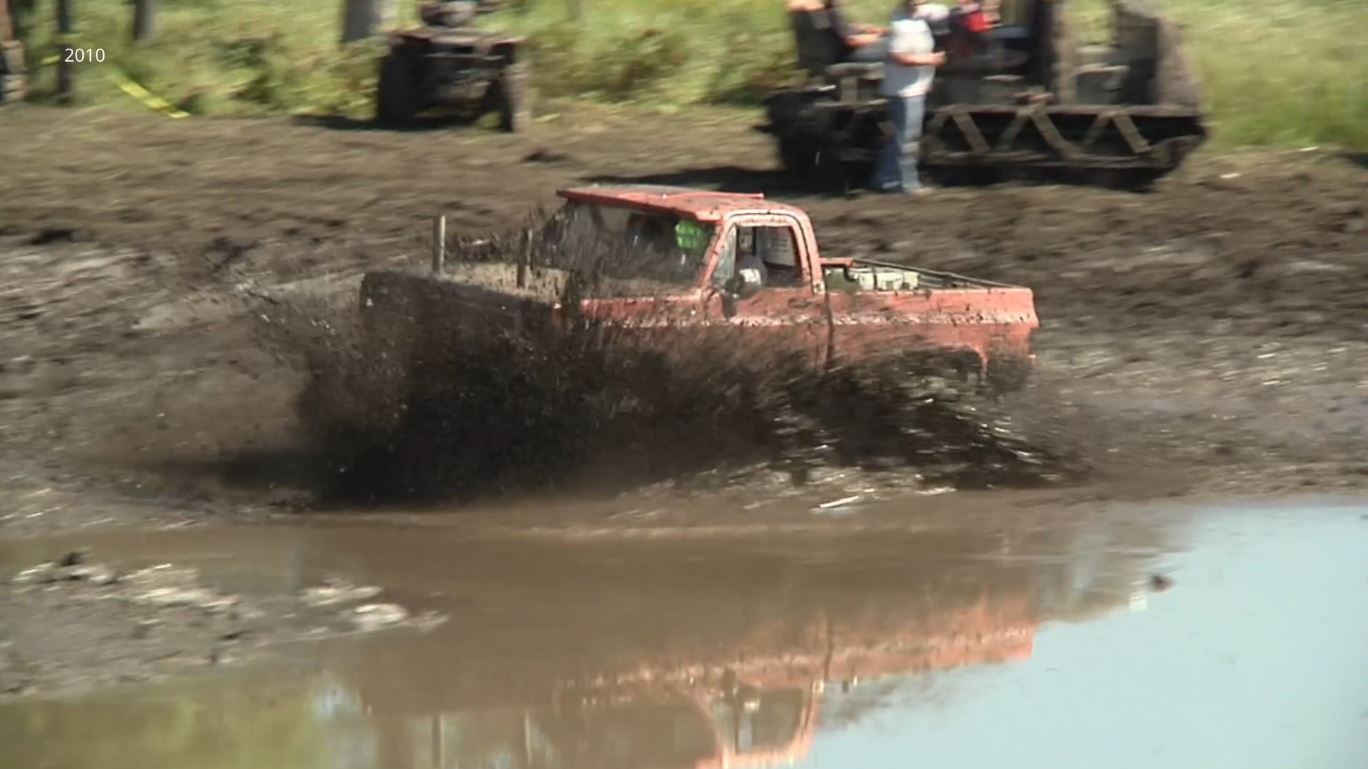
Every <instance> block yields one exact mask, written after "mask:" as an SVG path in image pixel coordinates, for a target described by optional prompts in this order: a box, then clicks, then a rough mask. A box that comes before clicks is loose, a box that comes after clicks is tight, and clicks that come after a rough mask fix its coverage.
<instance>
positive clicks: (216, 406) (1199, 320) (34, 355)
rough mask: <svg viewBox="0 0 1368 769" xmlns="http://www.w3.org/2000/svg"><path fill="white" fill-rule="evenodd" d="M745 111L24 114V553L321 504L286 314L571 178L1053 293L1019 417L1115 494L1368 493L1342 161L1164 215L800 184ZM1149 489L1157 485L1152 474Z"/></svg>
mask: <svg viewBox="0 0 1368 769" xmlns="http://www.w3.org/2000/svg"><path fill="white" fill-rule="evenodd" d="M747 120H748V116H745V115H737V114H736V113H731V114H725V113H724V114H717V115H714V114H699V115H692V116H681V115H675V116H657V117H651V116H640V115H635V116H632V115H626V114H614V113H604V112H598V111H577V112H574V113H573V114H567V115H564V116H561V117H559V118H556V119H553V120H550V121H547V122H544V123H541V124H538V125H537V126H535V128H534V130H533V132H532V133H531V134H530V135H529V136H528V137H507V136H500V135H494V134H490V133H485V132H482V131H478V130H460V129H452V130H446V131H417V132H408V133H388V132H380V131H370V130H365V129H364V127H360V126H350V125H307V124H301V123H297V122H291V121H287V120H255V121H240V120H194V121H167V120H162V119H159V118H156V117H152V116H145V115H137V114H119V113H111V112H104V111H98V110H91V111H79V112H73V111H52V110H44V109H36V108H21V109H10V110H6V111H4V112H3V113H0V131H3V133H4V135H5V137H6V142H5V144H4V146H3V147H0V167H3V168H4V169H5V175H6V181H7V182H9V183H8V184H7V185H6V187H5V189H4V190H3V191H0V238H3V239H4V246H3V248H4V254H5V258H4V260H3V261H0V275H3V279H4V281H3V289H0V348H3V350H4V354H3V356H2V357H3V358H4V360H3V361H0V365H3V369H0V394H2V396H0V425H3V427H4V430H3V435H4V437H3V439H0V440H3V445H0V457H3V459H4V461H5V464H6V468H7V469H8V471H9V472H8V475H9V476H10V480H11V485H12V488H14V489H15V490H16V491H17V492H19V493H16V494H15V495H13V496H12V497H11V499H10V501H8V502H7V503H6V505H5V509H3V510H0V525H3V527H4V530H5V531H7V532H9V533H11V534H19V533H22V532H32V531H36V530H41V529H45V528H57V529H63V528H69V527H71V526H75V525H82V524H87V523H91V522H96V523H100V522H106V519H109V518H113V519H115V520H123V521H141V522H147V521H160V520H168V519H184V518H190V519H200V518H203V517H205V516H224V517H231V518H236V519H240V518H241V517H244V516H248V515H254V514H262V513H268V512H270V511H272V510H278V509H281V508H294V507H298V506H299V505H300V504H307V499H303V498H301V497H300V492H299V487H300V484H299V483H298V481H299V478H298V474H297V473H292V471H291V462H292V461H293V460H292V459H291V458H292V456H294V455H293V454H292V453H291V452H292V451H293V450H294V449H296V448H297V445H296V444H297V442H298V432H299V426H298V424H297V422H296V418H295V411H294V397H295V396H296V394H297V393H298V392H299V391H300V387H301V386H302V384H303V379H302V377H301V373H300V372H299V371H298V370H297V369H296V368H295V367H293V366H291V365H287V364H286V362H282V361H281V360H279V359H278V357H277V354H276V351H273V350H270V349H265V348H263V347H262V346H261V345H260V344H259V338H258V336H257V334H256V329H257V328H258V326H259V323H258V321H259V320H260V318H259V317H258V318H255V319H254V318H253V317H252V316H253V315H257V316H259V315H262V314H265V315H270V313H271V310H270V306H271V302H270V300H269V299H266V300H262V298H261V297H262V296H263V295H266V294H268V293H269V292H270V290H271V289H272V288H273V287H276V286H279V285H280V284H282V283H289V282H291V281H300V280H319V281H326V280H327V279H334V278H335V279H342V278H346V277H347V276H354V275H355V274H356V273H357V272H358V271H359V270H361V269H363V268H364V267H366V266H369V265H374V264H378V263H395V262H403V261H405V260H406V259H411V258H421V255H422V249H423V246H422V238H423V236H424V233H425V232H426V226H427V219H428V217H429V216H431V215H432V214H433V213H436V212H439V211H440V212H442V213H445V214H447V215H448V217H450V221H451V225H450V226H452V227H453V228H454V229H455V230H457V231H459V232H467V233H474V232H481V231H486V230H490V229H497V228H500V227H503V226H506V225H509V224H511V223H513V222H515V221H517V220H518V219H520V218H521V217H522V216H523V215H525V214H526V212H527V211H528V209H529V208H531V207H533V206H537V205H545V204H548V203H551V202H552V195H551V192H552V189H553V188H554V186H555V185H558V184H563V183H569V182H583V181H590V180H623V181H628V180H630V181H650V182H670V183H684V184H695V185H706V186H719V187H723V188H727V189H761V190H765V191H767V192H770V193H772V194H774V195H776V196H783V197H785V198H786V199H794V200H797V201H798V202H800V203H801V204H804V205H806V206H809V207H810V210H811V211H812V212H813V214H814V217H815V219H816V222H817V225H818V227H819V232H820V233H821V236H822V239H823V247H824V249H825V250H827V251H830V252H832V253H849V254H857V255H858V254H877V255H879V256H880V257H882V258H885V259H897V260H904V261H909V262H914V263H917V264H920V265H925V266H928V267H934V268H941V269H950V270H956V271H961V272H966V273H970V274H974V275H978V276H982V277H987V278H994V279H998V280H1005V281H1010V282H1014V283H1020V284H1025V285H1029V286H1031V287H1032V288H1034V289H1035V290H1036V293H1037V300H1038V309H1039V311H1040V314H1041V317H1042V321H1043V324H1044V327H1043V329H1042V331H1041V332H1040V333H1039V335H1038V343H1037V348H1038V351H1039V355H1040V369H1039V372H1038V376H1037V378H1036V381H1035V383H1034V384H1033V385H1032V386H1031V388H1029V389H1028V390H1027V391H1026V392H1024V393H1022V394H1020V395H1019V396H1016V397H1015V398H1014V399H1012V401H1010V402H1009V403H1007V404H1004V406H1003V407H1004V408H1006V409H1008V410H1009V411H1010V413H1011V414H1012V416H1013V419H1014V421H1015V422H1016V423H1018V424H1019V425H1020V426H1021V427H1022V429H1023V430H1028V431H1030V432H1032V434H1034V435H1036V436H1041V437H1042V438H1047V439H1051V440H1053V441H1055V442H1057V443H1059V444H1061V445H1069V446H1076V447H1081V448H1082V449H1084V450H1086V451H1087V452H1088V454H1089V456H1090V457H1091V458H1092V459H1093V460H1094V462H1095V464H1097V465H1098V466H1099V467H1100V468H1101V469H1102V471H1103V477H1104V479H1106V480H1107V481H1108V482H1109V483H1110V488H1111V490H1112V491H1111V492H1110V493H1114V494H1123V495H1133V494H1156V493H1181V492H1191V491H1204V490H1215V491H1221V490H1230V489H1237V490H1240V491H1243V492H1246V493H1259V492H1265V491H1278V490H1288V489H1300V488H1305V487H1313V488H1343V487H1361V486H1363V485H1364V484H1368V465H1365V463H1364V461H1363V459H1362V457H1364V456H1368V453H1366V452H1365V449H1368V435H1365V430H1364V427H1365V425H1368V356H1365V355H1364V352H1365V351H1368V344H1365V342H1364V340H1365V339H1368V297H1365V295H1364V294H1363V292H1362V290H1361V286H1362V285H1363V281H1364V279H1365V278H1366V277H1368V275H1366V274H1365V271H1368V268H1366V267H1365V266H1364V265H1365V264H1368V262H1366V261H1365V257H1366V256H1368V226H1365V222H1366V221H1368V219H1366V217H1368V209H1365V198H1366V196H1365V192H1368V172H1365V171H1364V169H1363V168H1362V167H1361V166H1357V165H1355V164H1353V163H1351V162H1349V161H1347V160H1343V159H1340V158H1337V157H1335V156H1333V155H1330V154H1326V153H1320V152H1307V153H1278V154H1271V153H1265V154H1258V155H1241V156H1230V157H1199V158H1197V159H1195V160H1194V161H1193V162H1192V163H1191V165H1190V166H1189V167H1187V168H1186V169H1184V171H1183V172H1181V173H1180V174H1178V175H1177V176H1175V177H1173V178H1170V179H1167V180H1165V181H1164V182H1163V183H1162V184H1161V185H1160V186H1159V188H1158V190H1157V191H1156V192H1155V193H1152V194H1148V195H1134V194H1128V193H1119V192H1107V191H1101V190H1096V189H1089V188H1061V187H1029V188H1028V187H1001V188H989V189H963V190H946V191H942V192H941V194H939V195H937V196H936V197H934V198H932V199H929V200H925V201H921V200H919V201H915V202H913V201H905V200H895V199H889V198H884V197H872V196H860V197H855V198H811V197H803V196H800V195H796V194H795V193H794V192H793V191H792V190H788V189H786V188H785V186H784V184H783V182H782V179H781V178H780V177H779V176H778V175H777V174H775V173H774V171H773V170H772V166H773V163H772V161H771V157H772V152H771V149H770V147H769V146H768V145H767V143H766V141H765V138H764V137H763V136H760V135H757V134H754V133H753V132H751V131H749V130H748V127H747V122H746V121H747ZM1141 471H1143V472H1141Z"/></svg>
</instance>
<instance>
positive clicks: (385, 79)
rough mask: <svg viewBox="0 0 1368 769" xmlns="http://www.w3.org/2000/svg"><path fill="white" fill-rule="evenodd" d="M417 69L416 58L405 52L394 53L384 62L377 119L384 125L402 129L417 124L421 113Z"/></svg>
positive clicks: (376, 106)
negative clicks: (415, 119)
mask: <svg viewBox="0 0 1368 769" xmlns="http://www.w3.org/2000/svg"><path fill="white" fill-rule="evenodd" d="M417 69H418V68H417V67H416V66H415V62H414V59H413V57H412V56H411V55H410V54H408V53H406V52H404V51H390V52H389V54H388V55H386V56H385V58H384V59H382V60H381V61H380V82H379V83H378V85H377V86H376V95H375V118H376V120H377V121H378V122H379V123H380V124H381V125H385V126H390V127H394V128H402V127H405V126H409V125H412V124H413V119H414V117H415V116H416V115H417V113H418V72H417Z"/></svg>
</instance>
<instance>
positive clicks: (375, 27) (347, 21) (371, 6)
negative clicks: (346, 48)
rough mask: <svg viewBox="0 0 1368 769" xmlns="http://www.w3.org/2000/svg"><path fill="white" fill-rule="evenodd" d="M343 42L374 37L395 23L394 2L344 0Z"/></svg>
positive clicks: (388, 0)
mask: <svg viewBox="0 0 1368 769" xmlns="http://www.w3.org/2000/svg"><path fill="white" fill-rule="evenodd" d="M342 2H343V10H342V42H343V43H350V42H354V41H356V40H365V39H366V38H368V37H374V36H375V35H377V34H378V33H379V32H380V30H381V29H383V28H385V27H388V26H390V25H392V24H393V23H394V18H395V10H396V8H395V2H394V0H342Z"/></svg>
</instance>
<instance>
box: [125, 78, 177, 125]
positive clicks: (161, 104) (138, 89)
mask: <svg viewBox="0 0 1368 769" xmlns="http://www.w3.org/2000/svg"><path fill="white" fill-rule="evenodd" d="M113 72H114V75H113V77H114V84H115V85H117V86H119V89H120V90H121V91H123V92H124V93H126V94H128V95H129V96H132V97H133V98H135V99H137V100H138V101H140V102H142V103H143V104H145V105H147V108H148V109H154V110H156V111H158V112H160V113H162V114H164V115H166V116H167V117H169V118H183V117H190V113H189V112H182V111H181V110H178V109H176V108H175V107H174V106H172V105H171V104H169V103H168V102H167V101H166V100H165V99H163V98H161V97H160V96H158V95H156V94H154V93H152V92H151V91H149V90H147V89H146V88H143V87H142V86H140V85H138V84H137V83H135V82H133V81H132V80H131V79H129V77H128V76H127V75H125V74H124V73H122V72H120V71H119V70H117V69H115V70H113Z"/></svg>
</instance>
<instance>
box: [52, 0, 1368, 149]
mask: <svg viewBox="0 0 1368 769" xmlns="http://www.w3.org/2000/svg"><path fill="white" fill-rule="evenodd" d="M582 3H583V6H584V12H585V20H584V21H583V22H581V23H580V24H574V23H572V22H570V21H569V19H568V17H567V10H566V9H567V2H566V0H526V2H523V3H521V4H517V0H514V4H515V5H514V7H512V8H509V9H507V10H505V11H503V12H501V13H499V14H496V15H494V16H492V17H489V18H487V19H486V20H485V22H484V23H486V24H487V25H489V26H499V27H504V28H508V29H511V30H514V31H517V32H521V33H525V34H527V35H528V36H529V38H530V39H531V40H532V41H533V45H534V48H535V55H536V70H537V87H538V90H539V93H540V94H541V95H542V96H545V97H553V98H555V97H576V98H585V99H593V100H596V101H604V102H649V103H666V104H671V105H676V106H682V105H696V104H741V105H748V104H754V103H755V100H756V98H757V97H758V96H759V95H760V94H761V93H763V92H764V91H765V90H766V89H767V88H770V87H772V86H774V85H776V84H779V83H782V82H784V81H785V79H786V78H789V77H791V65H790V63H791V61H792V53H791V40H790V36H789V33H788V29H787V22H786V20H785V18H784V14H783V10H782V4H781V3H780V0H730V2H717V1H716V0H582ZM890 4H891V3H890V2H889V0H854V2H853V3H852V5H853V7H854V9H855V11H856V13H857V14H858V15H859V16H860V17H861V18H863V19H868V20H871V21H878V20H882V19H883V18H885V17H886V16H887V13H888V10H889V6H890ZM39 5H40V9H41V10H42V11H43V12H44V13H50V10H49V8H50V3H39ZM160 6H161V7H160V11H159V15H158V36H157V39H156V41H155V42H154V43H152V44H150V45H147V46H144V47H136V48H135V47H134V46H133V45H132V44H131V43H130V42H129V41H128V38H129V31H128V30H129V25H130V17H131V12H130V10H129V6H128V5H127V4H126V3H125V2H124V0H81V1H80V2H78V3H77V4H76V9H77V11H76V12H77V22H78V26H77V29H78V35H77V38H78V44H79V45H83V46H87V47H102V48H104V49H105V51H106V53H107V55H108V60H107V62H106V63H105V64H103V65H98V64H97V65H91V64H86V65H82V66H81V67H80V69H78V73H77V74H78V77H79V78H80V80H79V82H78V86H79V88H80V89H81V92H82V96H83V98H85V99H87V100H93V101H113V100H118V101H123V102H131V101H132V100H131V99H130V98H129V97H128V96H126V95H124V94H123V93H122V92H120V91H118V90H117V89H116V88H115V87H114V85H113V81H112V79H111V78H110V77H108V75H109V74H111V73H112V72H113V71H114V70H116V69H117V70H119V71H122V72H125V73H127V74H128V76H129V77H131V78H132V79H134V80H135V81H137V82H139V83H141V84H143V85H145V86H146V87H148V88H149V89H150V90H152V91H153V92H154V93H156V94H158V95H159V96H161V97H163V98H165V99H166V100H168V101H170V102H172V103H174V104H178V105H180V106H182V107H183V108H184V109H186V110H187V111H190V112H192V113H202V114H203V113H209V114H261V113H272V112H281V111H289V112H338V113H345V114H352V115H360V114H366V113H367V112H368V111H369V105H370V103H371V99H372V95H373V87H374V74H375V65H374V60H375V56H376V55H377V53H378V50H379V49H378V44H371V43H365V44H360V45H353V46H350V47H348V48H346V49H344V48H342V47H341V46H339V45H338V43H337V33H338V28H339V23H340V15H341V0H236V1H231V0H161V2H160ZM399 6H400V11H401V19H404V20H406V21H407V20H411V19H412V16H413V3H411V2H407V0H401V2H400V3H399ZM1165 7H1166V9H1167V10H1168V12H1169V13H1170V14H1171V15H1172V16H1174V17H1175V18H1176V19H1178V20H1179V21H1180V22H1181V23H1183V24H1184V25H1185V27H1186V30H1187V38H1188V50H1189V55H1190V57H1191V60H1192V61H1193V62H1194V63H1195V65H1196V66H1197V68H1198V71H1199V73H1200V75H1201V78H1202V82H1203V86H1204V89H1205V94H1206V98H1207V100H1208V105H1209V109H1210V112H1211V116H1212V121H1213V124H1214V127H1215V135H1216V141H1217V143H1218V144H1220V145H1225V146H1240V145H1263V144H1270V145H1307V144H1321V145H1334V146H1344V147H1350V148H1356V149H1365V148H1368V36H1365V35H1363V34H1360V33H1361V32H1362V30H1363V29H1364V28H1365V22H1368V9H1365V7H1364V4H1363V0H1289V2H1287V3H1282V4H1269V3H1260V4H1251V3H1249V2H1247V0H1168V2H1166V3H1165ZM1072 13H1073V16H1074V19H1075V22H1076V28H1078V29H1079V30H1080V31H1081V32H1082V33H1083V37H1084V38H1088V39H1098V40H1100V39H1103V38H1105V36H1106V31H1107V30H1106V19H1107V10H1106V0H1075V1H1074V4H1073V6H1072ZM31 21H36V22H38V24H37V31H36V32H35V33H33V34H31V36H30V41H29V42H30V45H31V46H36V49H37V50H36V53H38V54H39V55H51V54H52V53H53V51H54V49H53V48H52V45H53V40H52V38H51V35H50V34H49V30H50V27H51V23H50V19H48V18H42V19H35V20H31ZM35 58H37V57H35ZM51 80H52V72H51V69H50V68H40V69H39V71H38V72H37V82H36V83H35V86H36V90H37V91H38V93H39V95H40V97H41V95H42V94H43V93H44V88H45V87H50V81H51Z"/></svg>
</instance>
